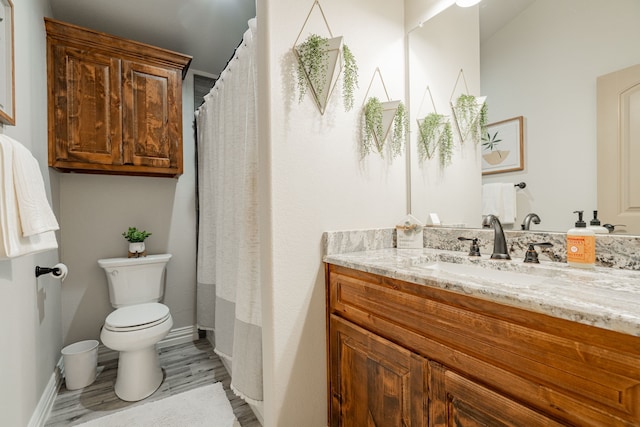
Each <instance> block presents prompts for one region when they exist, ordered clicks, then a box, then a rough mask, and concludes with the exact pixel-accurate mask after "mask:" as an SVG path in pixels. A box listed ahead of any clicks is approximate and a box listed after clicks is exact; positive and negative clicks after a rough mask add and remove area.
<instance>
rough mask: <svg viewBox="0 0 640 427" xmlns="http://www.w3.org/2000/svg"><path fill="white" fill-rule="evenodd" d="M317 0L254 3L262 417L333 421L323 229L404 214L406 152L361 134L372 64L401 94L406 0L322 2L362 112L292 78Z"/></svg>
mask: <svg viewBox="0 0 640 427" xmlns="http://www.w3.org/2000/svg"><path fill="white" fill-rule="evenodd" d="M312 4H313V2H311V1H305V2H291V1H288V0H270V1H265V2H258V30H259V43H260V48H259V79H260V93H259V105H260V110H259V128H260V138H261V139H260V186H261V188H260V191H261V195H262V199H261V204H262V206H261V208H262V216H261V224H260V225H261V236H260V237H261V245H262V261H263V263H262V275H263V286H264V288H263V289H264V292H263V298H264V305H263V313H264V315H263V318H264V325H263V327H264V335H263V337H264V366H265V393H264V395H265V414H264V418H265V425H266V426H278V427H287V426H296V427H297V426H306V427H314V426H325V425H327V406H326V405H327V396H326V378H327V372H326V360H325V351H326V348H325V342H326V338H325V299H324V298H325V297H324V270H323V264H322V262H321V257H322V253H321V236H322V232H323V231H326V230H343V229H356V228H369V227H390V226H394V225H395V224H396V222H397V221H399V220H400V219H402V217H403V216H404V214H405V212H406V202H407V200H406V179H405V159H404V158H399V159H398V158H397V159H395V160H394V161H393V162H389V161H387V160H384V159H381V158H380V157H379V156H376V155H370V156H369V157H367V158H366V159H364V160H362V161H361V160H360V157H359V153H358V151H359V150H358V139H357V135H358V123H359V122H358V118H359V113H360V109H361V108H362V104H363V102H364V99H363V98H364V96H365V92H366V91H367V87H368V86H369V83H370V81H371V79H372V76H373V73H374V71H375V68H376V67H380V69H381V72H382V75H383V77H384V82H385V84H386V86H387V90H388V92H389V95H390V97H391V98H394V99H402V98H403V96H404V57H403V52H404V47H403V46H404V45H403V40H404V25H403V18H404V10H403V2H402V1H401V0H396V1H389V0H353V1H349V2H344V1H340V0H327V1H323V2H321V4H322V8H323V10H324V12H325V15H326V17H327V21H328V23H329V25H330V27H331V30H332V32H333V34H334V35H342V36H344V41H345V43H347V44H348V45H349V47H350V48H351V50H352V51H353V53H354V55H355V56H356V59H357V61H358V67H359V74H360V89H359V90H358V91H357V92H356V101H355V107H354V109H353V110H352V111H351V112H348V113H345V112H344V109H343V107H342V102H341V98H340V93H338V94H335V93H334V95H333V97H332V101H333V102H332V103H331V105H330V106H329V107H328V111H327V112H326V113H325V115H324V116H321V115H320V113H319V112H318V110H317V108H316V107H315V105H314V104H313V102H312V100H311V99H310V98H307V99H305V100H304V102H302V103H300V104H299V103H298V102H297V98H295V96H296V95H295V94H293V93H292V91H291V84H293V83H295V78H291V77H290V75H287V70H289V69H290V68H291V64H292V62H291V61H292V52H291V48H292V46H293V43H294V41H295V40H296V37H297V36H298V33H299V32H300V30H301V28H302V26H303V24H304V21H305V18H306V16H307V14H308V12H309V9H310V8H311V6H312ZM316 19H317V16H315V18H314V17H312V18H311V20H316ZM316 22H317V21H316ZM323 35H324V34H323ZM305 37H306V34H305V35H303V39H304V38H305ZM336 95H338V96H336ZM370 95H371V94H370Z"/></svg>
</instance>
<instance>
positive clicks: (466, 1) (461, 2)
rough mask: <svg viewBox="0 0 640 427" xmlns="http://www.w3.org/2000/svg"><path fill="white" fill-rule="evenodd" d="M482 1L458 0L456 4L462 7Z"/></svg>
mask: <svg viewBox="0 0 640 427" xmlns="http://www.w3.org/2000/svg"><path fill="white" fill-rule="evenodd" d="M481 1H482V0H456V4H457V5H458V6H460V7H471V6H474V5H476V4H478V3H480V2H481Z"/></svg>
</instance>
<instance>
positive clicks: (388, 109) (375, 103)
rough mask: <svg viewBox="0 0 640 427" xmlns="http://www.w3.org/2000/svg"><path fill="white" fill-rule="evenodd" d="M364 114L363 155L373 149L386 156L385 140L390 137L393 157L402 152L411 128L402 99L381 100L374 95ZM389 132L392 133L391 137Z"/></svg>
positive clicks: (365, 107) (368, 102)
mask: <svg viewBox="0 0 640 427" xmlns="http://www.w3.org/2000/svg"><path fill="white" fill-rule="evenodd" d="M391 114H393V115H391ZM363 116H364V120H363V129H362V154H363V156H364V155H367V154H369V153H371V152H373V151H376V152H377V153H378V154H380V155H381V156H384V147H385V142H386V141H387V140H388V139H390V141H389V154H390V156H391V158H392V159H393V158H395V157H397V156H399V155H400V154H402V151H403V149H404V143H405V140H406V137H407V133H408V129H409V120H408V119H407V110H406V108H405V106H404V104H403V103H402V102H401V101H388V102H380V100H379V99H378V98H377V97H375V96H372V97H371V98H369V99H368V100H367V103H366V104H365V106H364V110H363ZM391 128H392V129H391ZM389 133H391V137H390V138H389Z"/></svg>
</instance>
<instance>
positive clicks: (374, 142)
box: [362, 96, 384, 155]
mask: <svg viewBox="0 0 640 427" xmlns="http://www.w3.org/2000/svg"><path fill="white" fill-rule="evenodd" d="M362 134H363V139H362V151H363V154H365V155H367V154H369V153H371V152H373V150H374V149H375V150H376V151H377V152H378V153H379V154H382V147H383V142H384V141H382V136H383V130H382V103H381V102H380V100H379V99H378V98H377V97H375V96H372V97H371V98H369V100H367V103H366V104H365V106H364V126H363V130H362ZM374 135H375V136H374Z"/></svg>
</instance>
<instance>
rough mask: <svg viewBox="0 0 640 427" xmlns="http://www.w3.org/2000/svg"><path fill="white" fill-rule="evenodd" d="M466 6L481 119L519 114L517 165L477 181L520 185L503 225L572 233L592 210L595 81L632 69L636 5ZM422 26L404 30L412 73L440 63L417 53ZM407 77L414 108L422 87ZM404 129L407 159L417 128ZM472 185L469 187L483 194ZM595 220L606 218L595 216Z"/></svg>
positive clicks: (533, 1)
mask: <svg viewBox="0 0 640 427" xmlns="http://www.w3.org/2000/svg"><path fill="white" fill-rule="evenodd" d="M456 7H457V6H456V5H455V4H454V5H452V6H450V8H456ZM474 8H477V14H478V19H479V34H478V37H477V41H476V43H478V45H479V51H480V61H479V62H480V66H479V79H480V93H474V94H475V95H482V96H487V105H488V109H489V115H488V119H489V123H494V122H499V121H502V120H506V119H510V118H514V117H518V116H523V117H524V148H523V151H524V169H523V170H522V171H516V172H507V173H497V174H493V175H485V176H483V177H482V178H481V179H480V183H481V184H484V183H495V182H508V183H511V182H513V183H519V182H525V183H526V188H524V189H518V190H517V192H516V195H517V197H516V200H517V211H518V212H517V218H516V222H515V223H514V224H513V226H512V227H506V228H513V229H520V224H521V223H522V221H523V219H524V217H525V216H526V214H527V213H530V212H535V213H537V214H538V215H539V216H540V218H541V220H542V221H541V223H540V224H539V225H535V224H532V226H531V231H560V232H565V231H567V230H568V229H569V228H572V227H573V224H574V222H575V217H576V215H575V214H573V211H576V210H583V211H584V212H585V215H584V216H585V219H586V220H587V222H588V221H589V220H590V219H591V216H592V211H593V210H597V209H598V206H597V199H598V197H597V186H598V176H597V160H598V159H597V151H598V147H597V145H598V143H597V91H596V80H597V78H598V77H599V76H602V75H605V74H608V73H611V72H614V71H617V70H620V69H623V68H626V67H629V66H632V65H635V64H640V50H639V49H638V48H637V46H636V44H637V40H638V39H640V26H639V25H637V20H638V18H639V17H640V2H638V1H637V0H610V1H606V2H603V1H601V0H483V1H482V2H481V3H480V4H479V5H477V6H474ZM442 13H446V10H445V11H444V12H442ZM436 18H437V16H436ZM429 24H430V22H429V21H426V22H424V23H423V24H422V26H421V27H417V28H414V29H412V30H411V31H409V33H408V37H407V40H408V50H409V54H408V56H407V57H408V62H409V64H408V69H409V74H410V75H411V74H412V73H413V72H414V70H416V69H424V68H425V67H437V66H438V65H437V63H434V62H432V61H430V60H429V58H428V57H426V56H425V55H422V54H421V52H416V51H415V49H416V47H417V46H420V45H421V43H420V42H419V40H420V38H421V37H423V33H425V32H428V31H429V30H428V28H429ZM460 33H461V34H464V36H465V37H468V34H466V33H464V32H462V31H461V32H460ZM409 81H410V84H409V88H408V92H409V95H410V98H411V100H412V104H411V105H412V108H415V103H416V102H420V101H419V100H420V99H421V97H422V96H423V91H424V85H416V84H415V82H414V81H413V80H411V79H410V80H409ZM425 84H430V85H431V84H437V82H425ZM418 86H419V87H418ZM448 89H449V90H450V88H448ZM415 100H418V101H415ZM411 126H412V128H413V132H412V140H411V145H412V155H415V154H414V153H415V138H416V136H415V134H416V131H415V130H416V129H415V123H411ZM411 169H412V170H411V173H410V176H411V180H412V182H413V181H414V180H418V179H419V174H420V172H419V171H418V170H416V167H415V164H413V163H412V167H411ZM446 173H447V171H445V174H446ZM462 173H467V174H468V175H469V176H467V177H466V178H468V181H469V182H470V183H473V182H478V179H477V177H476V176H475V174H476V173H478V172H477V170H471V171H468V172H467V171H463V172H462ZM611 173H616V171H611ZM472 174H473V176H471V175H472ZM457 179H460V177H459V176H458V177H457ZM481 184H480V185H481ZM480 185H476V186H475V187H474V188H472V189H470V190H469V191H470V192H474V193H475V194H477V193H479V192H481V188H480ZM412 186H413V184H412ZM470 194H471V193H470ZM411 197H412V200H411V205H412V211H413V212H412V213H413V214H414V215H415V216H417V217H418V218H424V217H426V216H427V214H428V212H417V211H415V210H414V209H413V207H414V206H420V203H418V200H416V198H422V197H424V198H428V197H429V195H428V194H418V193H417V192H415V191H413V192H412V196H411ZM637 197H640V195H638V196H637ZM637 197H636V198H637ZM600 220H601V221H602V223H603V224H605V223H609V222H611V221H609V220H608V219H607V218H606V217H602V216H601V217H600ZM445 222H446V221H445ZM469 226H474V224H469ZM616 232H626V233H628V234H640V229H638V230H636V229H629V228H625V227H616Z"/></svg>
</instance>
